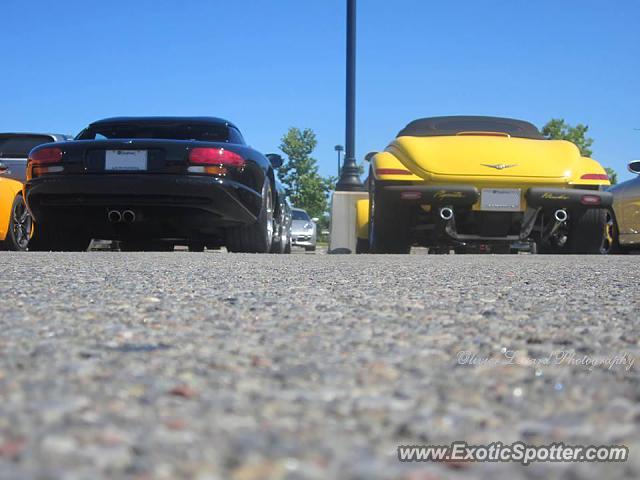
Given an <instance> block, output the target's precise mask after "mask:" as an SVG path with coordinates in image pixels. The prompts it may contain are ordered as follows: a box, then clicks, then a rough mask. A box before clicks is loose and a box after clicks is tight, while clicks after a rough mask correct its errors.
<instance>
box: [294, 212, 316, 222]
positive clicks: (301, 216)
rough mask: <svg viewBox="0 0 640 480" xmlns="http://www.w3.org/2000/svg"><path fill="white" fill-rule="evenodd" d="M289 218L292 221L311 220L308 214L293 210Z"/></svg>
mask: <svg viewBox="0 0 640 480" xmlns="http://www.w3.org/2000/svg"><path fill="white" fill-rule="evenodd" d="M291 218H292V219H293V220H306V221H309V220H311V219H310V218H309V214H308V213H307V212H305V211H304V210H294V211H293V212H291Z"/></svg>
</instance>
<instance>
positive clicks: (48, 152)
mask: <svg viewBox="0 0 640 480" xmlns="http://www.w3.org/2000/svg"><path fill="white" fill-rule="evenodd" d="M29 161H30V162H31V163H32V164H33V165H48V164H51V163H60V162H61V161H62V150H60V149H59V148H41V149H40V150H36V151H35V152H33V153H32V154H31V155H29Z"/></svg>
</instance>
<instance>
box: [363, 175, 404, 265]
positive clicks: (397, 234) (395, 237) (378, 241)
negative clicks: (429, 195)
mask: <svg viewBox="0 0 640 480" xmlns="http://www.w3.org/2000/svg"><path fill="white" fill-rule="evenodd" d="M409 229H410V212H409V210H408V209H407V208H402V206H400V205H397V204H396V202H393V201H391V199H390V198H389V196H388V195H386V194H385V192H384V191H383V189H382V185H381V184H380V182H376V181H375V180H374V179H373V175H370V176H369V249H370V251H371V253H409V251H410V250H411V234H410V233H411V232H410V231H409Z"/></svg>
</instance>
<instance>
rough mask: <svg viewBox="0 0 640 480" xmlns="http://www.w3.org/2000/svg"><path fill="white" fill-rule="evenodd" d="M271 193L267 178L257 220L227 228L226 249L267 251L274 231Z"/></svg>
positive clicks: (254, 251) (250, 251)
mask: <svg viewBox="0 0 640 480" xmlns="http://www.w3.org/2000/svg"><path fill="white" fill-rule="evenodd" d="M273 205H274V202H273V194H272V190H271V182H270V181H269V179H268V178H267V179H266V180H265V182H264V186H263V187H262V207H261V209H260V213H259V215H258V218H257V220H256V221H255V222H254V223H252V224H251V225H247V226H242V227H234V228H230V229H228V230H227V250H229V251H230V252H243V253H269V251H270V250H271V244H272V242H273V233H274V231H275V226H274V219H273Z"/></svg>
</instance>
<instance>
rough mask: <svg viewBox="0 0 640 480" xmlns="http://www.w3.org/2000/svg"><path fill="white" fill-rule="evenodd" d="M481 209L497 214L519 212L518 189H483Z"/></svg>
mask: <svg viewBox="0 0 640 480" xmlns="http://www.w3.org/2000/svg"><path fill="white" fill-rule="evenodd" d="M481 209H482V210H490V211H498V212H519V211H520V189H519V188H483V189H482V200H481Z"/></svg>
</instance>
